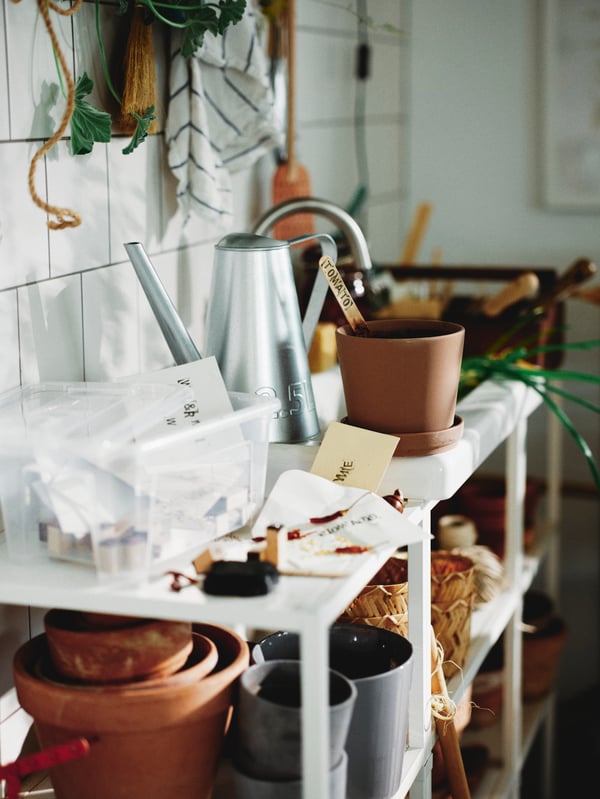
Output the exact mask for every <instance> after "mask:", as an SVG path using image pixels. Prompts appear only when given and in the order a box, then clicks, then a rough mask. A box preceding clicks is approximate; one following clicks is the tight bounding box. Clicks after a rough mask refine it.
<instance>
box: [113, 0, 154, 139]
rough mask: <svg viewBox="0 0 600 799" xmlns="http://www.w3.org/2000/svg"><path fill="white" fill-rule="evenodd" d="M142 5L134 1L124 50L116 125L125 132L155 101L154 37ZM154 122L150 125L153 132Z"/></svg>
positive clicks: (132, 127)
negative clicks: (121, 91) (122, 80)
mask: <svg viewBox="0 0 600 799" xmlns="http://www.w3.org/2000/svg"><path fill="white" fill-rule="evenodd" d="M144 14H145V9H144V6H143V5H142V4H140V3H136V4H135V5H134V8H133V12H132V18H131V27H130V29H129V36H128V38H127V47H126V50H125V62H124V72H125V82H124V86H123V99H122V102H121V115H120V119H119V124H120V126H121V129H122V130H123V131H124V132H125V133H130V134H131V133H135V130H136V127H137V120H136V118H135V116H134V114H137V115H138V116H140V117H142V116H144V114H145V113H146V112H147V110H148V108H150V107H151V106H155V104H156V100H155V97H156V70H155V67H154V38H153V26H152V24H148V25H147V24H146V22H145V18H144ZM155 127H156V123H155V122H153V123H152V124H151V125H150V127H149V129H148V130H149V132H153V130H154V129H155Z"/></svg>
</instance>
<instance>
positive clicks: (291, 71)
mask: <svg viewBox="0 0 600 799" xmlns="http://www.w3.org/2000/svg"><path fill="white" fill-rule="evenodd" d="M286 23H287V51H288V52H287V64H288V96H287V162H288V165H289V167H290V170H291V171H292V174H293V170H294V168H295V166H296V122H295V117H296V2H295V0H288V4H287V20H286Z"/></svg>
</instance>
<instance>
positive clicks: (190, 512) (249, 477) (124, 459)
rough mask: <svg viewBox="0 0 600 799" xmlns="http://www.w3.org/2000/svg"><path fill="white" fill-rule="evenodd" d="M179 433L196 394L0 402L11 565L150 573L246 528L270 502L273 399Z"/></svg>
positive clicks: (49, 386) (47, 394)
mask: <svg viewBox="0 0 600 799" xmlns="http://www.w3.org/2000/svg"><path fill="white" fill-rule="evenodd" d="M230 398H231V403H232V406H233V411H232V412H227V413H224V414H223V415H222V416H218V417H215V418H212V419H209V420H206V421H201V422H199V423H197V424H195V425H193V426H188V427H183V428H177V429H175V430H174V431H172V428H171V426H170V424H169V422H170V421H171V418H172V417H173V416H175V415H176V414H177V412H178V411H180V410H181V409H182V408H183V407H184V406H185V405H186V403H189V402H190V401H193V394H192V393H191V391H190V389H188V388H185V387H182V386H172V385H165V384H153V383H152V384H151V383H43V384H38V385H34V386H26V387H23V388H20V389H15V390H13V391H9V392H5V393H4V394H2V395H0V502H1V504H2V510H3V515H4V526H5V535H6V541H7V546H8V555H9V557H10V559H11V560H13V561H21V562H27V561H29V560H31V559H33V558H40V557H52V558H60V559H64V560H70V561H76V562H79V563H82V564H87V565H89V566H95V568H96V571H97V573H98V575H99V576H101V577H111V576H120V575H136V576H138V575H144V574H148V573H149V571H150V570H152V568H153V567H156V568H159V566H160V567H162V564H163V563H164V562H165V561H166V560H167V559H169V558H172V557H174V556H177V555H180V554H182V553H183V552H190V553H191V552H194V551H195V550H199V549H201V548H202V545H203V543H204V542H206V541H208V540H211V539H212V538H215V537H217V536H219V535H222V534H224V533H227V532H231V531H232V530H235V529H237V528H239V527H241V526H243V525H244V524H246V523H247V522H248V521H249V520H250V519H251V518H252V515H253V514H254V513H255V512H256V511H257V510H258V507H259V506H260V504H261V503H262V501H263V499H264V488H265V479H266V466H267V454H268V430H269V425H270V420H271V417H272V415H273V413H274V412H275V411H276V410H277V409H278V407H279V402H278V400H271V399H266V398H263V397H254V396H250V395H245V394H231V395H230Z"/></svg>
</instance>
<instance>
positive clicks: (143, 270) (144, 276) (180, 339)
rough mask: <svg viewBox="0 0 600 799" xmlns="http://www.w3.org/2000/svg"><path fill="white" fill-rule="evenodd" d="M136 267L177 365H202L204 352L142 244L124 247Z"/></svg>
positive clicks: (128, 243) (130, 242)
mask: <svg viewBox="0 0 600 799" xmlns="http://www.w3.org/2000/svg"><path fill="white" fill-rule="evenodd" d="M123 246H124V247H125V250H126V251H127V255H128V256H129V260H130V261H131V263H132V264H133V268H134V269H135V273H136V275H137V277H138V280H139V281H140V283H141V285H142V288H143V289H144V293H145V294H146V297H147V298H148V302H149V303H150V307H151V308H152V311H153V312H154V316H155V317H156V321H157V322H158V324H159V325H160V329H161V331H162V334H163V336H164V337H165V341H166V342H167V345H168V347H169V349H170V350H171V355H172V356H173V358H174V359H175V363H176V364H177V365H181V364H184V363H190V362H191V361H199V360H200V359H201V357H202V356H201V355H200V352H199V351H198V349H197V347H196V345H195V344H194V342H193V341H192V337H191V336H190V334H189V332H188V330H187V328H186V326H185V325H184V324H183V321H182V320H181V317H180V316H179V314H178V313H177V309H176V308H175V306H174V305H173V302H172V301H171V298H170V297H169V295H168V294H167V292H166V290H165V287H164V286H163V284H162V283H161V282H160V278H159V277H158V274H157V273H156V270H155V268H154V266H153V265H152V262H151V261H150V258H148V255H147V253H146V251H145V250H144V248H143V246H142V245H141V244H140V243H139V241H129V242H127V243H125V244H124V245H123Z"/></svg>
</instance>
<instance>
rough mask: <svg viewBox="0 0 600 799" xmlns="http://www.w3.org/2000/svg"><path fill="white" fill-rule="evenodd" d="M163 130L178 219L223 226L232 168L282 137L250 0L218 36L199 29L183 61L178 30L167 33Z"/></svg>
mask: <svg viewBox="0 0 600 799" xmlns="http://www.w3.org/2000/svg"><path fill="white" fill-rule="evenodd" d="M166 136H167V147H168V162H169V167H170V169H171V171H172V172H173V174H174V175H175V177H176V178H177V181H178V185H177V199H178V203H179V206H180V208H181V209H182V211H183V212H184V215H185V218H186V220H188V219H189V218H190V216H191V215H192V214H198V215H199V216H200V217H202V218H203V219H205V220H208V221H210V222H212V223H216V224H217V225H219V226H220V227H222V228H224V229H225V228H227V227H228V226H229V224H230V223H231V219H232V215H233V196H232V187H231V175H232V173H234V172H237V171H239V170H242V169H246V168H248V167H250V166H251V165H252V164H253V163H254V162H255V161H256V160H257V159H258V158H260V157H261V156H262V155H263V154H264V153H265V152H267V151H268V150H272V149H273V148H275V147H280V146H281V143H282V139H283V131H282V129H281V123H280V121H279V120H278V118H277V115H276V113H275V109H274V100H273V92H272V88H271V83H270V79H269V63H268V60H267V57H266V55H265V53H264V51H263V48H262V46H261V43H260V40H259V35H258V29H257V12H256V11H255V10H254V9H253V8H252V3H251V2H249V3H248V6H247V8H246V11H245V13H244V17H243V18H242V20H240V22H238V23H237V24H235V25H232V26H230V27H228V28H227V29H226V30H225V33H224V35H223V36H218V37H217V36H213V35H212V34H210V33H207V34H206V35H205V38H204V43H203V45H202V47H201V48H200V49H199V50H197V52H196V53H195V54H194V55H193V56H192V57H191V58H189V59H185V58H183V56H182V55H181V34H180V32H179V31H174V32H173V33H172V35H171V64H170V74H169V108H168V115H167V124H166Z"/></svg>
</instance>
